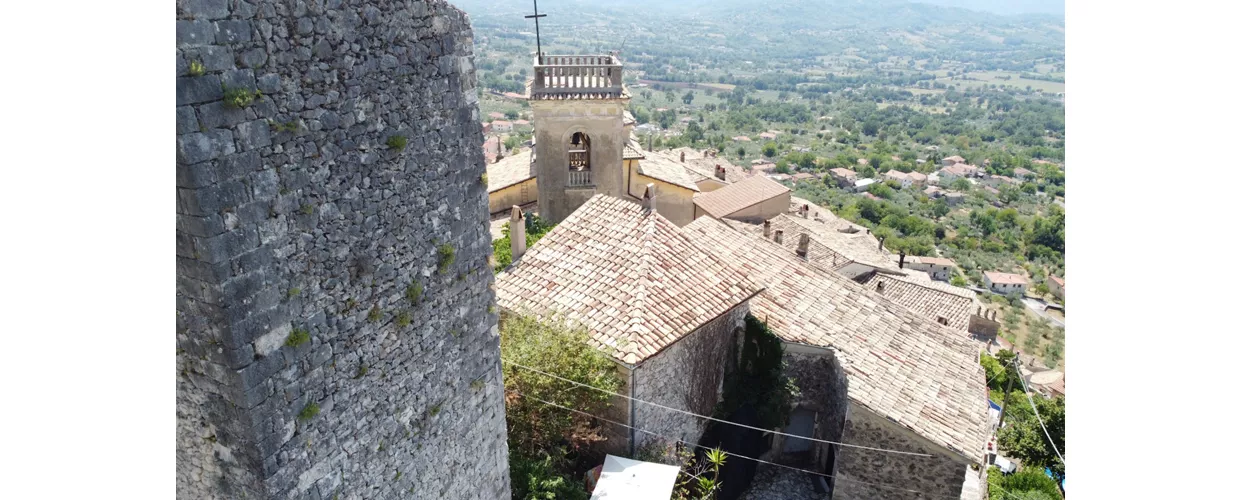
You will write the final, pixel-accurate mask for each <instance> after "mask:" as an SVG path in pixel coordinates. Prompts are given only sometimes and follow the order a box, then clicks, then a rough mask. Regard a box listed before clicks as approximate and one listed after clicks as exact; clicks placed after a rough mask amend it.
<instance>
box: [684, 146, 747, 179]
mask: <svg viewBox="0 0 1240 500" xmlns="http://www.w3.org/2000/svg"><path fill="white" fill-rule="evenodd" d="M681 153H684V154H685V161H684V163H682V165H684V167H685V170H686V171H687V172H689V177H691V178H693V182H701V181H703V180H706V179H712V180H714V181H717V182H722V183H724V184H728V183H732V182H737V181H740V180H741V179H744V178H746V177H749V176H750V173H749V172H746V171H745V169H743V168H741V167H738V166H736V165H733V164H732V162H730V161H728V159H727V158H720V157H718V156H716V157H713V158H712V157H707V156H705V155H704V154H703V153H702V151H699V150H696V149H693V148H688V147H681V148H676V149H673V150H671V151H668V152H667V153H666V154H667V156H668V157H669V158H674V159H676V160H677V161H679V160H680V154H681ZM715 165H719V166H721V167H723V169H724V178H723V179H720V178H718V177H716V176H715Z"/></svg>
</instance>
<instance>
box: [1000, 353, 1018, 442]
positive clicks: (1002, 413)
mask: <svg viewBox="0 0 1240 500" xmlns="http://www.w3.org/2000/svg"><path fill="white" fill-rule="evenodd" d="M1012 363H1013V365H1014V366H1015V367H1016V376H1017V377H1019V376H1020V353H1019V352H1018V353H1016V357H1015V358H1012ZM1004 369H1007V368H1006V367H1005V368H1004ZM1009 375H1011V374H1010V373H1009ZM1010 394H1012V377H1010V376H1009V377H1008V381H1007V389H1005V390H1004V391H1003V406H1002V407H1000V408H999V428H1000V429H1002V428H1003V418H1004V417H1007V407H1008V398H1009V395H1010Z"/></svg>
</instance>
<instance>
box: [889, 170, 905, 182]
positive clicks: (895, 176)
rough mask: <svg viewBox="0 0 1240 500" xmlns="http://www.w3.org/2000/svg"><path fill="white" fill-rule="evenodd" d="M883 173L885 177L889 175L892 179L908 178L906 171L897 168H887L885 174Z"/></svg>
mask: <svg viewBox="0 0 1240 500" xmlns="http://www.w3.org/2000/svg"><path fill="white" fill-rule="evenodd" d="M883 175H886V176H887V177H890V178H892V179H901V180H903V179H907V178H908V174H906V173H904V172H901V171H899V170H888V171H887V173H886V174H883Z"/></svg>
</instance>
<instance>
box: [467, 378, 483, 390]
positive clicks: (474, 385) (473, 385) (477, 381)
mask: <svg viewBox="0 0 1240 500" xmlns="http://www.w3.org/2000/svg"><path fill="white" fill-rule="evenodd" d="M482 384H483V382H482V379H480V378H478V379H474V381H473V382H470V383H469V388H470V389H473V390H475V391H476V390H478V389H481V388H482Z"/></svg>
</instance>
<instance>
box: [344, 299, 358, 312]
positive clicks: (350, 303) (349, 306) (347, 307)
mask: <svg viewBox="0 0 1240 500" xmlns="http://www.w3.org/2000/svg"><path fill="white" fill-rule="evenodd" d="M354 307H357V300H355V299H354V298H353V297H349V298H347V299H345V301H344V311H342V312H346V313H347V312H349V311H352V310H353V308H354Z"/></svg>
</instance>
